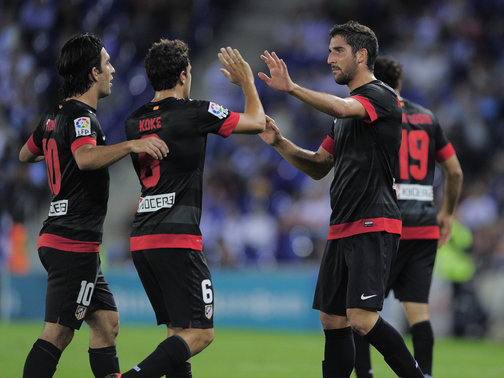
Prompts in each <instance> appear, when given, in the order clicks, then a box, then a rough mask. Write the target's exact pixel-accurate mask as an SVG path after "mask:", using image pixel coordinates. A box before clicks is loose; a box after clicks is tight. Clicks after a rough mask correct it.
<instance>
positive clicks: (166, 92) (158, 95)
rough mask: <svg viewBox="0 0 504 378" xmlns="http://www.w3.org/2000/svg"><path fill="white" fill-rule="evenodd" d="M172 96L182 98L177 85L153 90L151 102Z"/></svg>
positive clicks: (181, 92)
mask: <svg viewBox="0 0 504 378" xmlns="http://www.w3.org/2000/svg"><path fill="white" fill-rule="evenodd" d="M169 97H174V98H184V94H183V91H181V90H180V89H179V88H178V86H177V87H175V88H172V89H163V90H162V91H155V92H154V98H153V99H152V101H151V102H158V101H162V100H164V99H166V98H169Z"/></svg>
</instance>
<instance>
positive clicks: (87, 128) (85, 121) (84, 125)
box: [74, 117, 91, 136]
mask: <svg viewBox="0 0 504 378" xmlns="http://www.w3.org/2000/svg"><path fill="white" fill-rule="evenodd" d="M74 125H75V135H76V136H83V135H91V119H90V118H89V117H80V118H76V119H74Z"/></svg>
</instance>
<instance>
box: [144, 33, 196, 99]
mask: <svg viewBox="0 0 504 378" xmlns="http://www.w3.org/2000/svg"><path fill="white" fill-rule="evenodd" d="M189 63H190V60H189V47H188V46H187V44H186V43H185V42H183V41H181V40H179V39H175V40H169V39H164V38H162V39H160V41H159V42H155V43H154V44H153V45H152V46H151V48H150V49H149V52H148V53H147V56H146V57H145V71H146V72H147V77H148V78H149V81H150V83H151V85H152V88H153V89H154V90H155V91H162V90H164V89H172V88H174V87H175V85H177V80H178V77H179V75H180V73H181V72H182V71H185V70H186V69H187V67H188V66H189Z"/></svg>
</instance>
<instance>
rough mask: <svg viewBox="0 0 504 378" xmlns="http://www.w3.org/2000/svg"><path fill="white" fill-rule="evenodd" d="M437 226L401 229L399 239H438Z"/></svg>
mask: <svg viewBox="0 0 504 378" xmlns="http://www.w3.org/2000/svg"><path fill="white" fill-rule="evenodd" d="M439 237H440V234H439V227H438V226H418V227H403V229H402V234H401V239H404V240H408V239H409V240H411V239H436V240H437V239H439Z"/></svg>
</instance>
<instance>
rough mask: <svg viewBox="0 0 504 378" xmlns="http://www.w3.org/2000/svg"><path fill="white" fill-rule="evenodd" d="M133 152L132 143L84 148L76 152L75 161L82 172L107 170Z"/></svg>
mask: <svg viewBox="0 0 504 378" xmlns="http://www.w3.org/2000/svg"><path fill="white" fill-rule="evenodd" d="M130 152H132V146H131V141H126V142H121V143H118V144H114V145H110V146H90V145H89V146H82V147H80V148H78V149H77V150H76V151H75V154H74V157H75V161H76V162H77V165H78V167H79V169H80V170H82V171H89V170H95V169H102V168H106V167H108V166H109V165H112V164H114V163H115V162H116V161H118V160H120V159H122V158H123V157H125V156H126V155H128V154H129V153H130Z"/></svg>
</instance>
